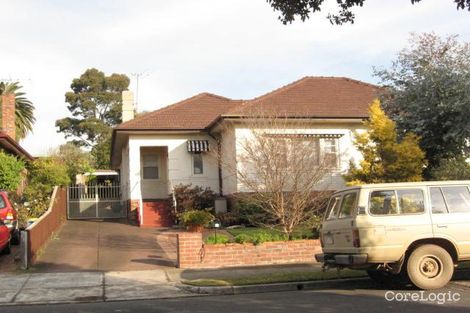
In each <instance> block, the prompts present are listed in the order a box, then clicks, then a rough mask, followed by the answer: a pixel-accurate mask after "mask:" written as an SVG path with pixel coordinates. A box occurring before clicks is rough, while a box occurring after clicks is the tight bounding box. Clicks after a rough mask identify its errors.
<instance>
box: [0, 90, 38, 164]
mask: <svg viewBox="0 0 470 313" xmlns="http://www.w3.org/2000/svg"><path fill="white" fill-rule="evenodd" d="M1 97H2V99H1V100H2V101H0V150H1V151H4V152H5V153H7V154H11V155H14V156H16V157H18V158H22V159H24V160H27V161H32V160H33V157H32V156H31V155H30V154H29V153H28V152H27V151H26V150H25V149H23V148H22V147H21V146H20V145H19V143H18V142H17V141H16V140H15V139H16V127H15V95H14V94H4V95H2V96H1Z"/></svg>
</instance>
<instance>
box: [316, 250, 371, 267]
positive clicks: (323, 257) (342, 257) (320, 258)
mask: <svg viewBox="0 0 470 313" xmlns="http://www.w3.org/2000/svg"><path fill="white" fill-rule="evenodd" d="M315 260H317V262H319V263H324V264H326V265H343V266H348V265H363V264H367V254H330V253H326V254H325V253H319V254H315Z"/></svg>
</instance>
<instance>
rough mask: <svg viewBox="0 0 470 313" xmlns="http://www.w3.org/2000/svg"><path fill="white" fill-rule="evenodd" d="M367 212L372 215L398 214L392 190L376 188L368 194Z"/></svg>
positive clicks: (395, 198) (395, 197)
mask: <svg viewBox="0 0 470 313" xmlns="http://www.w3.org/2000/svg"><path fill="white" fill-rule="evenodd" d="M369 212H370V213H371V214H374V215H391V214H398V208H397V196H396V194H395V191H394V190H377V191H373V192H372V193H371V195H370V203H369Z"/></svg>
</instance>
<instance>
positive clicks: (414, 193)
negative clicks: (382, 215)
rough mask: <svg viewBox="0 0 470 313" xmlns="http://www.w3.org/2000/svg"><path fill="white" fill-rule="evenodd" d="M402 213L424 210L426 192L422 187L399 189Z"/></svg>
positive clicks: (421, 211)
mask: <svg viewBox="0 0 470 313" xmlns="http://www.w3.org/2000/svg"><path fill="white" fill-rule="evenodd" d="M397 195H398V201H399V207H400V214H415V213H423V212H424V193H423V191H422V190H421V189H399V190H397Z"/></svg>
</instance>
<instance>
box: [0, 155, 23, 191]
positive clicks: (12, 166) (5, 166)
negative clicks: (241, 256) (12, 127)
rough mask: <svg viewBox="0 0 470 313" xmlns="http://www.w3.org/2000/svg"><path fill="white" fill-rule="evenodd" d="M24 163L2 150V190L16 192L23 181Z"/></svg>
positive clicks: (0, 176) (0, 165)
mask: <svg viewBox="0 0 470 313" xmlns="http://www.w3.org/2000/svg"><path fill="white" fill-rule="evenodd" d="M23 171H24V163H23V161H21V160H18V159H17V158H15V157H14V156H11V155H8V154H6V153H5V152H3V151H1V150H0V190H6V191H10V192H12V191H16V190H17V189H18V187H19V186H20V184H21V181H22V180H23V178H24V177H23V174H22V173H23Z"/></svg>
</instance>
